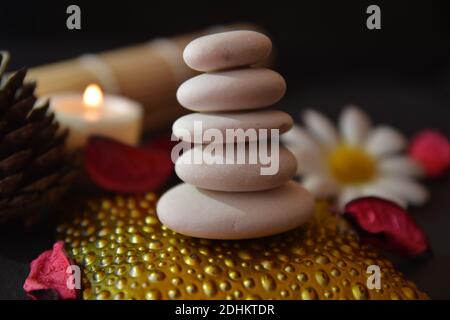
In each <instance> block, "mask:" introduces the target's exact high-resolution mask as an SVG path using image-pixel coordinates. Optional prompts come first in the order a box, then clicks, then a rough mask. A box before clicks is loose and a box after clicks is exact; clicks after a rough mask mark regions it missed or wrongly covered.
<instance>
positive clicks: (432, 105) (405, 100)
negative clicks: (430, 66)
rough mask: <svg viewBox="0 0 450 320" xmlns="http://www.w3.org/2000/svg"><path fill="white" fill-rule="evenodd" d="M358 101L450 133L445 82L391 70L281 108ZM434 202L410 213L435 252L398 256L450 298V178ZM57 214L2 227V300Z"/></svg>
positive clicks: (17, 286)
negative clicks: (414, 256)
mask: <svg viewBox="0 0 450 320" xmlns="http://www.w3.org/2000/svg"><path fill="white" fill-rule="evenodd" d="M348 103H355V104H358V105H360V106H361V107H362V108H363V109H364V110H366V111H367V112H368V113H369V114H370V115H371V116H372V119H373V122H374V123H375V124H381V123H385V124H390V125H392V126H395V127H397V128H399V129H400V130H401V131H403V132H404V133H405V134H406V135H407V136H411V135H412V134H414V133H415V132H417V131H418V130H420V129H423V128H438V129H440V130H442V131H443V132H444V133H445V134H446V135H447V136H450V126H449V121H450V97H449V95H448V86H447V87H446V83H445V81H440V82H437V83H436V82H434V81H428V80H427V81H414V80H411V79H404V78H396V77H393V76H392V77H391V76H389V77H388V76H386V75H385V74H383V75H380V76H376V75H373V76H372V77H370V78H368V77H367V75H366V74H364V76H360V75H359V74H353V75H349V74H346V75H345V76H342V77H337V76H328V77H320V78H317V79H310V80H309V81H308V82H298V83H295V84H290V85H289V90H288V94H287V96H286V98H285V99H284V100H282V102H281V103H279V107H280V108H281V109H284V110H286V111H288V112H290V113H291V114H292V115H293V117H294V118H295V119H296V120H297V121H298V119H299V118H298V113H299V112H300V110H301V109H302V108H316V109H318V110H320V111H323V112H324V113H325V114H327V115H329V116H330V117H333V118H335V117H337V115H338V113H339V111H340V109H341V108H342V106H344V105H345V104H348ZM425 184H426V185H427V186H428V187H429V189H430V191H431V199H430V201H429V202H428V203H427V204H426V205H425V206H423V207H420V208H411V209H410V212H411V214H412V215H413V216H414V218H415V219H416V220H417V222H418V224H419V225H420V226H421V227H423V228H424V230H425V231H426V233H427V235H428V237H429V240H430V243H431V246H432V250H433V256H432V257H430V258H428V259H425V260H417V261H416V260H414V261H413V260H397V259H395V261H394V262H395V264H396V266H397V268H398V269H399V270H401V271H402V272H403V273H404V274H405V275H406V277H407V278H409V279H411V280H413V281H414V282H415V283H416V284H417V285H418V286H419V288H421V289H422V290H423V291H425V292H426V293H428V294H429V296H430V297H431V298H434V299H449V298H450V246H449V243H450V232H448V230H449V229H450V200H449V196H450V176H449V174H447V175H446V176H444V177H442V178H440V179H438V180H435V181H425ZM55 220H56V218H55V217H50V218H48V219H45V220H44V221H43V222H41V223H40V224H38V225H36V226H35V227H34V228H32V229H24V228H23V227H22V226H21V225H20V224H18V223H8V224H6V225H0V299H25V298H26V295H25V294H24V292H23V290H22V285H23V282H24V280H25V278H26V276H27V273H28V271H29V263H30V261H31V260H32V259H34V258H35V257H36V256H38V255H39V253H40V252H42V251H44V250H46V249H48V248H50V247H51V246H52V244H53V243H54V241H55V239H54V234H55V225H56V223H55Z"/></svg>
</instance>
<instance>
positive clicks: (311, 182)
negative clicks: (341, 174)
mask: <svg viewBox="0 0 450 320" xmlns="http://www.w3.org/2000/svg"><path fill="white" fill-rule="evenodd" d="M302 185H303V186H304V187H305V188H306V189H307V190H309V191H310V192H311V193H312V194H313V195H314V196H315V197H316V198H329V197H334V196H336V195H337V194H338V192H339V185H338V183H337V182H336V181H335V180H334V179H333V178H332V177H330V176H327V175H323V174H322V175H318V174H311V175H307V176H306V177H305V178H304V179H303V180H302Z"/></svg>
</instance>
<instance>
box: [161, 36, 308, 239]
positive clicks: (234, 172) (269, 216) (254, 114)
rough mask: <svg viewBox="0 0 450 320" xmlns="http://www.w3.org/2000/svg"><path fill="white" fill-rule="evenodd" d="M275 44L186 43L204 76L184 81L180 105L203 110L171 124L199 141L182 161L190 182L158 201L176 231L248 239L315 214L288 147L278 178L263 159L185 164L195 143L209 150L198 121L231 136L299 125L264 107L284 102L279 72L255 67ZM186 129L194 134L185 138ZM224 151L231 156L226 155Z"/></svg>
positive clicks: (190, 61) (254, 39)
mask: <svg viewBox="0 0 450 320" xmlns="http://www.w3.org/2000/svg"><path fill="white" fill-rule="evenodd" d="M271 49H272V43H271V41H270V39H269V38H268V37H266V36H265V35H263V34H261V33H258V32H254V31H231V32H224V33H218V34H213V35H208V36H203V37H201V38H197V39H195V40H193V41H192V42H191V43H189V44H188V45H187V47H186V48H185V50H184V53H183V58H184V61H185V62H186V64H187V65H188V66H189V67H191V68H192V69H195V70H197V71H202V72H205V73H203V74H201V75H198V76H196V77H194V78H191V79H189V80H187V81H186V82H184V83H183V84H182V85H181V86H180V87H179V89H178V92H177V98H178V101H179V102H180V104H181V105H182V106H184V107H185V108H187V109H189V110H191V111H195V112H196V113H191V114H188V115H186V116H183V117H181V118H179V119H177V120H176V121H175V123H174V124H173V128H172V130H173V134H174V135H175V136H177V137H179V138H182V139H184V140H187V142H189V143H192V144H193V148H192V149H191V150H190V151H188V152H185V153H183V154H182V155H181V157H179V158H178V160H177V162H176V164H175V171H176V174H177V175H178V177H179V178H180V179H181V180H183V181H184V182H185V183H181V184H179V185H177V186H175V187H174V188H172V189H170V190H169V191H167V192H166V193H165V194H164V195H163V196H162V197H161V198H160V200H159V201H158V204H157V214H158V217H159V219H160V220H161V222H162V223H163V224H165V225H166V226H167V227H169V228H170V229H172V230H174V231H176V232H178V233H181V234H184V235H187V236H193V237H198V238H208V239H249V238H257V237H264V236H270V235H274V234H277V233H281V232H284V231H287V230H290V229H294V228H296V227H298V226H300V225H302V224H303V223H305V222H306V221H307V220H308V219H309V218H310V217H311V215H312V212H313V207H314V201H313V197H312V196H311V195H310V193H309V192H308V191H306V190H305V189H304V188H303V187H302V186H300V185H299V184H298V183H296V182H294V181H293V180H291V179H292V178H293V176H294V175H295V173H296V170H297V162H296V159H295V157H294V156H293V154H292V153H291V152H290V151H288V150H287V149H286V148H284V147H282V146H280V149H279V170H278V172H277V173H276V174H273V175H261V171H260V168H261V166H262V164H261V163H260V162H258V163H256V164H248V163H247V162H246V164H218V163H217V162H216V163H210V164H206V163H202V164H195V163H190V164H187V163H185V162H184V161H183V158H184V157H190V156H192V154H191V152H193V150H194V149H195V148H201V150H203V149H202V148H203V147H204V143H209V142H210V141H207V140H206V141H196V139H197V138H196V137H195V136H194V121H201V123H202V130H203V132H204V131H205V130H207V129H210V128H214V129H216V130H219V131H220V132H222V133H223V134H224V137H225V130H226V129H230V128H231V129H239V128H240V129H243V130H247V129H249V128H254V129H267V130H269V132H270V130H271V129H279V133H280V134H281V133H283V132H286V131H288V130H289V129H290V128H291V127H292V124H293V121H292V118H291V117H290V116H289V115H288V114H286V113H284V112H281V111H277V110H261V109H262V108H266V107H269V106H271V105H273V104H274V103H276V102H277V101H279V100H280V99H281V98H282V97H283V95H284V93H285V91H286V82H285V80H284V79H283V77H282V76H281V75H280V74H278V73H276V72H275V71H272V70H269V69H266V68H259V67H251V66H254V65H257V64H258V63H260V62H261V61H262V60H263V59H264V58H266V57H267V56H268V55H269V54H270V52H271ZM186 130H187V131H189V132H190V133H191V137H192V138H187V137H186V136H182V135H181V133H182V132H186ZM200 142H201V143H203V144H200ZM236 142H238V143H239V141H236ZM241 143H245V141H244V142H242V141H241ZM246 150H247V151H249V148H248V145H247V149H246ZM218 156H219V155H218ZM218 156H217V157H218ZM221 156H222V157H223V159H225V157H226V152H224V154H223V155H221ZM224 162H225V161H224Z"/></svg>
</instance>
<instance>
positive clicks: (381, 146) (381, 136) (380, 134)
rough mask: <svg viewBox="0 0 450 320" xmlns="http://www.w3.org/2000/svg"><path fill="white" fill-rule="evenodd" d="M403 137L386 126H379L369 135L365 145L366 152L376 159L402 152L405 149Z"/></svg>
mask: <svg viewBox="0 0 450 320" xmlns="http://www.w3.org/2000/svg"><path fill="white" fill-rule="evenodd" d="M406 143H407V142H406V139H405V137H403V135H402V134H401V133H400V132H398V131H397V130H395V129H394V128H391V127H388V126H380V127H377V128H375V129H374V130H372V131H371V132H370V133H369V136H368V137H367V141H366V143H365V148H366V150H367V151H368V152H369V153H371V154H372V155H374V156H375V157H377V158H381V157H384V156H386V155H389V154H393V153H396V152H399V151H401V150H403V149H404V148H405V147H406Z"/></svg>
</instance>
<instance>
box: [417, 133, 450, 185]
mask: <svg viewBox="0 0 450 320" xmlns="http://www.w3.org/2000/svg"><path fill="white" fill-rule="evenodd" d="M409 154H410V155H411V157H412V158H414V159H415V160H416V161H417V162H418V163H419V164H421V166H422V167H423V168H424V169H425V172H426V174H427V176H429V177H438V176H440V175H441V174H443V173H444V171H445V170H447V169H448V168H449V167H450V141H449V140H448V139H447V137H445V136H444V135H443V134H442V133H440V132H439V131H437V130H433V129H426V130H422V131H421V132H419V133H418V134H417V135H416V136H415V137H414V138H413V139H412V140H411V143H410V145H409Z"/></svg>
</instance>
